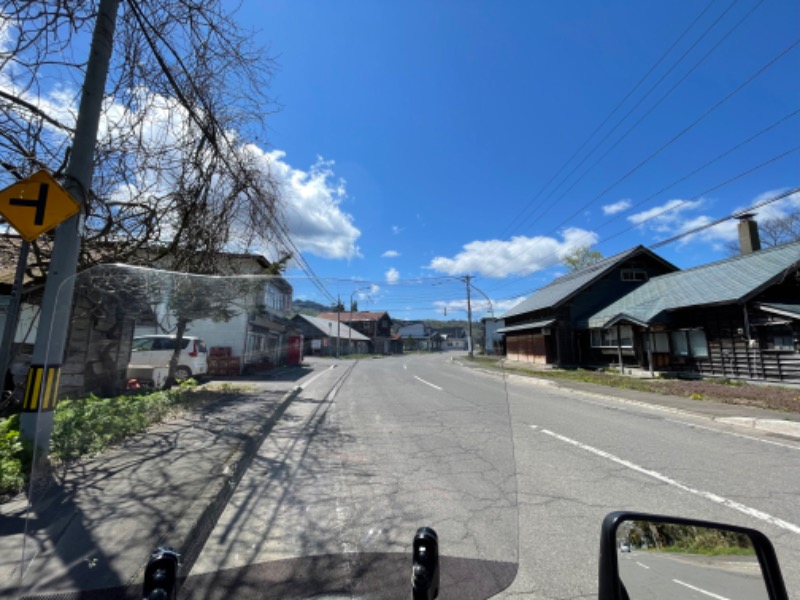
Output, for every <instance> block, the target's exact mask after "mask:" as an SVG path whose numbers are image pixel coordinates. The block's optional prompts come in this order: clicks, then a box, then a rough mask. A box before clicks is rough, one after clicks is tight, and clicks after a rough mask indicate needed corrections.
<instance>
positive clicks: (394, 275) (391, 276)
mask: <svg viewBox="0 0 800 600" xmlns="http://www.w3.org/2000/svg"><path fill="white" fill-rule="evenodd" d="M398 281H400V272H399V271H398V270H397V269H395V268H391V269H389V270H388V271H386V283H390V284H393V283H397V282H398Z"/></svg>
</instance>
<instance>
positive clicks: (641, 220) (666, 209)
mask: <svg viewBox="0 0 800 600" xmlns="http://www.w3.org/2000/svg"><path fill="white" fill-rule="evenodd" d="M785 191H786V190H771V191H768V192H764V193H763V194H759V195H758V196H756V197H755V198H754V199H753V200H752V201H750V202H748V203H747V204H744V205H740V206H737V207H735V208H733V209H730V208H727V207H726V208H725V209H724V210H725V214H737V213H740V212H742V211H744V210H746V209H747V208H749V207H750V206H753V205H756V204H759V203H761V202H764V201H765V200H769V199H770V198H774V197H775V196H778V195H779V194H781V193H783V192H785ZM706 204H707V203H706V202H705V201H704V200H697V201H686V200H677V199H675V200H670V201H669V202H666V203H664V204H663V205H661V206H658V207H655V208H651V209H649V210H646V211H643V212H640V213H637V214H635V215H630V216H629V217H628V221H630V222H631V223H633V224H635V225H640V226H641V227H642V228H644V229H647V230H650V231H653V232H655V233H657V234H659V237H661V238H662V239H664V238H669V237H672V236H675V235H680V234H682V233H685V232H687V231H691V230H693V229H696V228H697V227H702V226H704V225H707V224H708V223H711V222H712V221H715V220H717V219H718V218H720V217H722V216H724V215H717V216H711V215H708V214H698V212H699V211H700V209H703V208H705V207H706ZM798 210H800V193H797V194H792V195H791V196H787V197H786V198H784V199H782V200H779V201H777V202H775V203H773V204H768V205H767V206H763V207H761V208H759V209H757V210H756V211H755V212H756V217H755V219H756V221H765V220H767V219H773V218H776V217H783V216H785V215H787V214H789V213H790V212H793V211H798ZM737 224H738V221H737V220H736V219H727V220H725V221H723V222H722V223H719V224H718V225H715V226H713V227H709V228H708V229H704V230H702V231H698V232H697V233H694V234H690V235H687V236H685V237H683V238H681V239H680V240H679V242H678V243H679V244H682V245H685V244H688V243H690V242H704V243H707V244H709V245H711V246H712V247H713V248H714V249H715V250H720V249H724V248H725V247H726V245H728V244H730V242H735V241H736V240H738V233H737Z"/></svg>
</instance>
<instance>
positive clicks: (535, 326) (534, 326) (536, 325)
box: [497, 319, 556, 333]
mask: <svg viewBox="0 0 800 600" xmlns="http://www.w3.org/2000/svg"><path fill="white" fill-rule="evenodd" d="M555 322H556V320H555V319H544V320H542V321H533V322H531V323H522V324H521V325H513V326H512V327H501V328H500V329H498V330H497V333H508V332H509V331H525V330H528V329H541V328H542V327H548V326H550V325H552V324H553V323H555Z"/></svg>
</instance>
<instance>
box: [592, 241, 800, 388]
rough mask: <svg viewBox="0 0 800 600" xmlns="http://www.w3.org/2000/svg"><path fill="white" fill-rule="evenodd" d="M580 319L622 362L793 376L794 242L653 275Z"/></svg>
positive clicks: (797, 328) (798, 271)
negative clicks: (633, 288)
mask: <svg viewBox="0 0 800 600" xmlns="http://www.w3.org/2000/svg"><path fill="white" fill-rule="evenodd" d="M586 325H587V326H588V327H589V328H590V330H591V336H592V337H591V340H592V349H593V351H594V357H595V358H597V359H599V360H600V361H602V356H603V355H605V356H606V358H607V359H610V360H613V361H616V362H619V363H620V364H621V365H622V366H623V368H624V366H625V364H628V365H636V366H640V367H644V368H649V369H650V371H651V372H654V371H657V370H660V371H684V372H696V373H699V374H703V375H712V376H723V377H734V378H747V379H767V380H781V381H795V380H796V381H800V353H798V338H799V337H800V242H794V243H791V244H785V245H782V246H775V247H772V248H767V249H764V250H758V251H755V252H752V253H749V254H743V255H740V256H735V257H733V258H728V259H725V260H721V261H718V262H714V263H711V264H707V265H702V266H699V267H695V268H692V269H687V270H684V271H678V272H674V273H668V274H665V275H661V276H659V277H654V278H652V279H650V280H649V281H648V282H647V283H645V284H644V285H642V286H640V287H639V288H637V289H635V290H633V291H631V292H630V293H629V294H626V295H625V296H623V297H621V298H619V299H618V300H616V301H614V302H611V303H609V304H608V305H607V306H605V307H602V308H600V309H599V310H597V311H596V312H594V313H593V314H591V315H589V316H588V318H587V319H586Z"/></svg>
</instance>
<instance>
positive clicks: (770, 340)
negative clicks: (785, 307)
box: [764, 325, 794, 350]
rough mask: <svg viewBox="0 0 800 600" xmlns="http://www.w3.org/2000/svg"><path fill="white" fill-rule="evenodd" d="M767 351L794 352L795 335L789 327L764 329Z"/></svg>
mask: <svg viewBox="0 0 800 600" xmlns="http://www.w3.org/2000/svg"><path fill="white" fill-rule="evenodd" d="M764 348H765V349H766V350H794V333H793V332H792V330H791V328H790V327H788V326H787V325H782V326H777V327H765V328H764Z"/></svg>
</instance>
